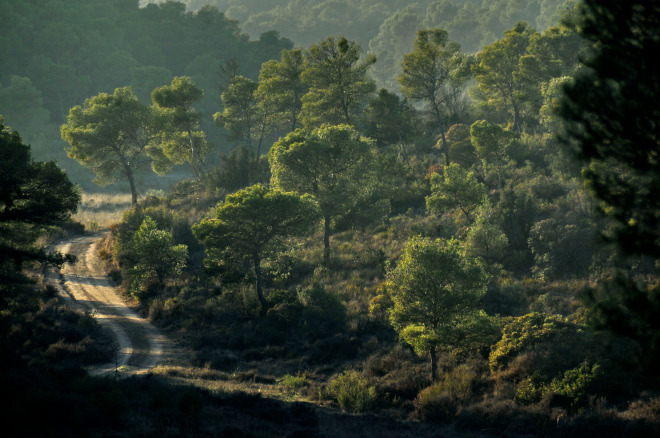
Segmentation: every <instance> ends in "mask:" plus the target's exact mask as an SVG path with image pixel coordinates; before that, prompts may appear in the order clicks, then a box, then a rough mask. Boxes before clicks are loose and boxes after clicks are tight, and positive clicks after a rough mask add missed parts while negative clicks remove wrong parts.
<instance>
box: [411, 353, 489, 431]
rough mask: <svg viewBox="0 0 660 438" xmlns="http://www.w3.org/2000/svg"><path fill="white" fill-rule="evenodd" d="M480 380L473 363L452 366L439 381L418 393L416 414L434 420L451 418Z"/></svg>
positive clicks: (469, 396)
mask: <svg viewBox="0 0 660 438" xmlns="http://www.w3.org/2000/svg"><path fill="white" fill-rule="evenodd" d="M480 380H481V377H480V373H479V370H478V369H477V367H476V366H475V364H469V363H464V364H461V365H458V366H457V367H454V368H452V369H451V370H449V371H447V372H445V373H444V374H443V375H442V376H441V377H440V381H439V382H437V383H435V384H433V385H432V386H429V387H428V388H426V389H424V390H423V391H421V392H420V393H419V395H418V396H417V399H416V400H415V409H416V413H417V415H418V416H419V417H420V418H424V419H428V420H435V421H444V420H447V419H450V418H453V417H454V416H455V415H456V412H457V409H458V407H459V406H460V405H461V404H464V403H466V402H468V401H469V400H470V399H471V398H472V396H473V394H474V390H475V387H476V386H477V384H478V383H479V382H480Z"/></svg>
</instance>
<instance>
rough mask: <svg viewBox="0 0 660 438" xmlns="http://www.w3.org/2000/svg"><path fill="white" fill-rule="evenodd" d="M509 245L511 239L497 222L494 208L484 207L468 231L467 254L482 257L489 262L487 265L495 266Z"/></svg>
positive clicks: (466, 239)
mask: <svg viewBox="0 0 660 438" xmlns="http://www.w3.org/2000/svg"><path fill="white" fill-rule="evenodd" d="M508 246H509V239H507V237H506V234H504V231H502V228H501V227H500V225H499V224H498V223H497V222H496V219H495V217H494V215H493V212H492V208H490V207H489V206H485V207H483V208H482V209H481V210H480V211H479V212H478V214H477V218H476V220H475V221H474V224H472V226H471V227H470V229H469V230H468V232H467V236H466V238H465V252H466V254H467V255H468V256H471V257H480V258H482V259H483V260H484V261H485V262H486V263H487V266H490V267H493V265H494V264H495V263H501V261H502V260H503V258H504V255H505V251H506V249H507V248H508Z"/></svg>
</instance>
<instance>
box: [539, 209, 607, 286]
mask: <svg viewBox="0 0 660 438" xmlns="http://www.w3.org/2000/svg"><path fill="white" fill-rule="evenodd" d="M595 238H596V235H595V229H594V225H593V224H592V223H590V222H589V221H586V220H584V221H580V222H578V223H567V224H565V223H562V222H561V221H559V220H556V219H553V218H550V219H545V220H542V221H539V222H537V223H536V224H534V226H532V228H531V229H530V233H529V248H530V250H531V251H532V254H533V255H534V266H533V268H532V272H533V273H534V275H536V276H537V277H539V278H541V279H544V280H553V279H566V278H570V277H584V276H585V275H586V274H588V273H589V268H590V267H591V265H592V263H593V260H594V252H595Z"/></svg>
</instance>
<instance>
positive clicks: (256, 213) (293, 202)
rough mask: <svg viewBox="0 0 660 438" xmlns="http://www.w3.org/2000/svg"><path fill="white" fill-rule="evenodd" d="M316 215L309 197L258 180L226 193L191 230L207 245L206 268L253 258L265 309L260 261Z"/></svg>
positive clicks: (306, 230) (310, 224)
mask: <svg viewBox="0 0 660 438" xmlns="http://www.w3.org/2000/svg"><path fill="white" fill-rule="evenodd" d="M318 217H319V214H318V205H317V204H316V202H315V201H314V200H313V199H312V198H311V197H309V196H302V197H301V196H299V195H296V194H294V193H286V192H282V191H280V190H277V189H270V188H267V187H264V186H262V185H261V184H257V185H254V186H251V187H248V188H246V189H243V190H239V191H238V192H236V193H234V194H232V195H229V196H227V198H226V199H225V200H224V202H220V203H219V204H218V206H217V207H216V209H215V215H214V217H207V218H204V219H203V220H202V221H201V222H200V223H198V224H195V225H193V233H194V234H195V237H196V238H197V239H198V240H199V241H200V242H202V244H203V245H204V247H205V248H206V259H205V261H204V263H205V264H206V266H207V267H208V268H211V269H212V268H214V267H218V266H219V265H221V264H223V263H225V262H226V261H227V260H228V259H231V258H232V257H239V258H242V259H247V260H249V261H250V262H251V263H252V265H253V267H254V274H255V276H256V292H257V297H258V298H259V302H260V303H261V307H262V310H263V311H265V310H266V309H267V307H268V301H267V300H266V297H265V296H264V293H263V282H262V276H261V261H262V260H263V259H264V258H266V257H269V256H271V255H273V254H274V253H276V252H277V251H280V250H281V249H282V248H283V247H286V239H287V238H289V237H291V236H302V235H304V234H307V233H309V232H310V231H311V230H312V229H313V227H314V225H315V224H316V222H317V220H318Z"/></svg>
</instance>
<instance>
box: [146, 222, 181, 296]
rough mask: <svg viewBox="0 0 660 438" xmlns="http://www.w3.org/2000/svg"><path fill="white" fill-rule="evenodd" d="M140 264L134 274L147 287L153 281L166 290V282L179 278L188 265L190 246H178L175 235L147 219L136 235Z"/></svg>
mask: <svg viewBox="0 0 660 438" xmlns="http://www.w3.org/2000/svg"><path fill="white" fill-rule="evenodd" d="M133 240H134V251H135V257H136V259H137V264H136V265H135V266H134V268H133V272H134V274H135V275H136V276H137V277H138V278H139V279H140V280H139V281H140V284H141V286H142V287H143V288H144V287H145V286H146V285H148V284H149V282H151V281H155V282H156V283H157V284H158V285H159V286H160V287H163V286H164V284H165V280H166V279H168V278H176V277H178V276H179V275H180V274H181V271H182V270H183V268H185V266H186V259H187V258H188V247H187V246H186V245H175V244H174V237H173V236H172V233H170V232H168V231H164V230H160V229H158V225H157V224H156V222H154V220H153V219H151V218H150V217H149V216H146V217H145V219H144V221H143V222H142V224H141V225H140V228H138V229H137V231H136V232H135V234H134V236H133Z"/></svg>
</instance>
